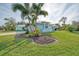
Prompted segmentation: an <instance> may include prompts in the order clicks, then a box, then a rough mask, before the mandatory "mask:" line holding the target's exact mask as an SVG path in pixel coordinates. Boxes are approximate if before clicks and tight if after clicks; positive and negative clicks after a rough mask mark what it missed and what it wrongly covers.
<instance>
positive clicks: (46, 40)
mask: <svg viewBox="0 0 79 59" xmlns="http://www.w3.org/2000/svg"><path fill="white" fill-rule="evenodd" d="M32 39H33V41H34V42H36V43H38V44H49V43H53V42H55V41H56V40H55V38H52V37H48V36H39V37H32Z"/></svg>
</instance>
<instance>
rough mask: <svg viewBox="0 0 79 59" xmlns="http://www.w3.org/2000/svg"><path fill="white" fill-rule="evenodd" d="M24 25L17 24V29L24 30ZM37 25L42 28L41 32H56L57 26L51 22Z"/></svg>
mask: <svg viewBox="0 0 79 59" xmlns="http://www.w3.org/2000/svg"><path fill="white" fill-rule="evenodd" d="M23 27H24V25H17V26H16V31H24V30H23ZM37 27H38V28H39V29H40V31H41V32H54V31H55V27H54V26H52V25H49V24H43V23H41V24H37ZM29 30H30V29H29Z"/></svg>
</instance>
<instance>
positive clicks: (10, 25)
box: [4, 17, 16, 31]
mask: <svg viewBox="0 0 79 59" xmlns="http://www.w3.org/2000/svg"><path fill="white" fill-rule="evenodd" d="M4 20H6V23H5V24H4V29H5V31H14V30H15V29H16V27H15V26H16V22H15V19H14V18H12V17H10V18H5V19H4Z"/></svg>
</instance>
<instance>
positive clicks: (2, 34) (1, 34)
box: [0, 32, 23, 36]
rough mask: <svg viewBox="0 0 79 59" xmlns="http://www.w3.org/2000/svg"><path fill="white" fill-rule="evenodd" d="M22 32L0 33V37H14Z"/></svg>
mask: <svg viewBox="0 0 79 59" xmlns="http://www.w3.org/2000/svg"><path fill="white" fill-rule="evenodd" d="M22 33H23V32H7V33H0V36H5V35H15V34H22Z"/></svg>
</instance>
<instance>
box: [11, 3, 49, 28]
mask: <svg viewBox="0 0 79 59" xmlns="http://www.w3.org/2000/svg"><path fill="white" fill-rule="evenodd" d="M43 5H44V4H43V3H32V4H29V3H24V4H18V3H16V4H13V5H12V10H13V11H14V12H16V11H17V10H19V11H20V12H21V18H22V19H24V20H26V19H28V21H29V24H30V25H31V24H32V25H33V26H34V27H35V28H36V21H37V19H38V16H39V15H44V16H46V15H48V13H47V11H45V10H42V7H43ZM30 28H31V27H30Z"/></svg>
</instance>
